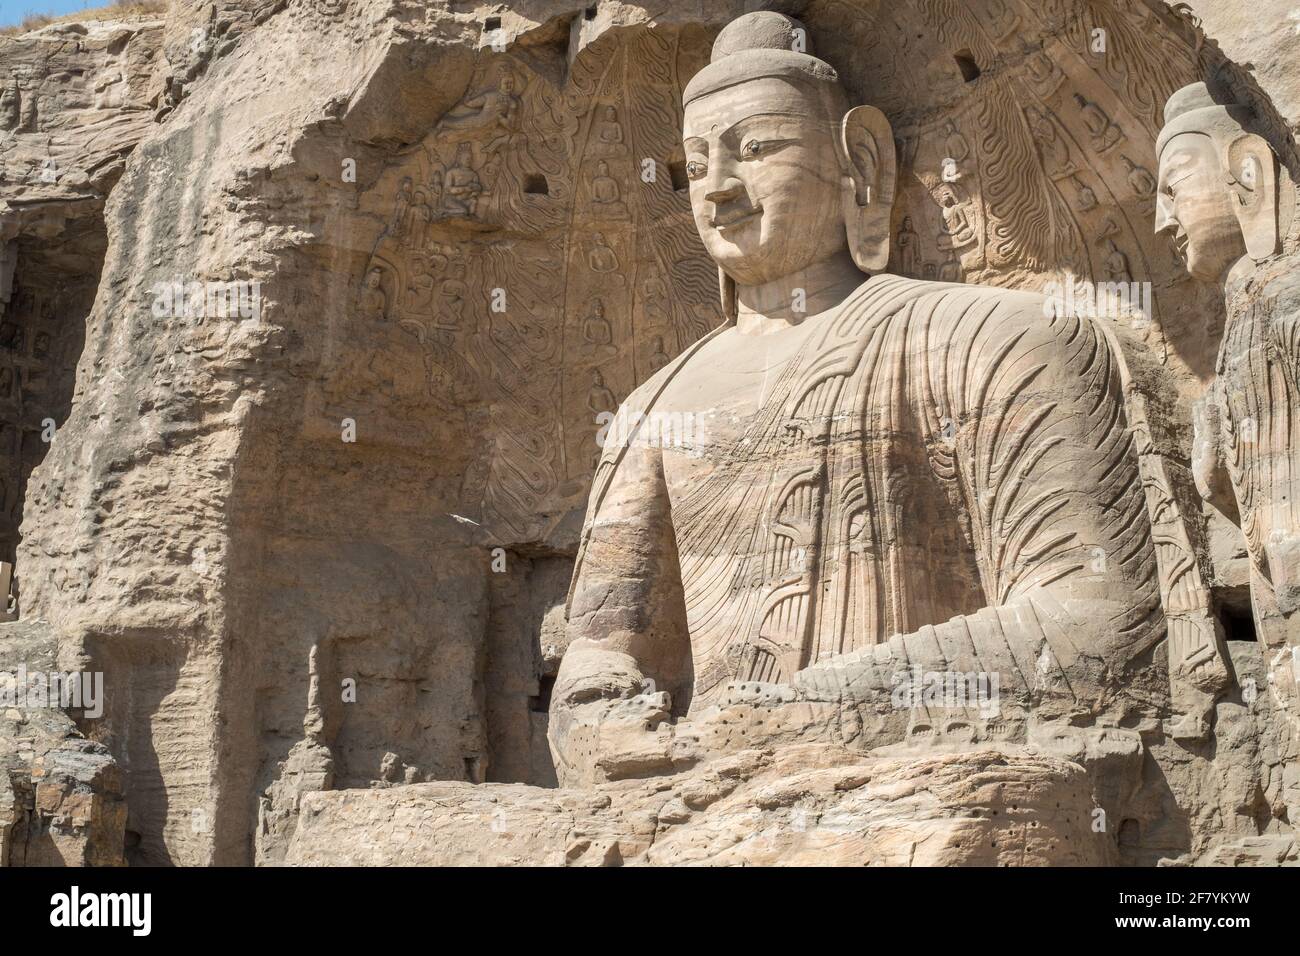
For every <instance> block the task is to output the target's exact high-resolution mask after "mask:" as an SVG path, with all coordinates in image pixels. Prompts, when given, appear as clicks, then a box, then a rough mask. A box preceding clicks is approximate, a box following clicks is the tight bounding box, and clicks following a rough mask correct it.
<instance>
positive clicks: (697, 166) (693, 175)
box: [686, 159, 709, 179]
mask: <svg viewBox="0 0 1300 956" xmlns="http://www.w3.org/2000/svg"><path fill="white" fill-rule="evenodd" d="M708 169H709V167H708V166H707V165H705V164H704V163H702V162H700V161H699V160H698V159H692V160H690V161H689V162H688V163H687V164H686V175H687V176H688V177H689V178H690V179H699V178H700V177H701V176H703V175H704V174H705V173H706V172H708Z"/></svg>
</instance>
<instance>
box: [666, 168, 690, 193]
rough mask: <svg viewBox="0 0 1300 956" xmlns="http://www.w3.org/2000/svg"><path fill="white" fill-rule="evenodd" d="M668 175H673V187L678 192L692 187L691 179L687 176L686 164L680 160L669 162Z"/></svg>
mask: <svg viewBox="0 0 1300 956" xmlns="http://www.w3.org/2000/svg"><path fill="white" fill-rule="evenodd" d="M668 175H669V176H671V177H672V180H673V189H674V190H675V191H676V192H682V191H683V190H686V189H690V188H691V181H690V180H689V179H687V177H686V164H685V163H683V162H680V161H673V162H670V163H669V164H668Z"/></svg>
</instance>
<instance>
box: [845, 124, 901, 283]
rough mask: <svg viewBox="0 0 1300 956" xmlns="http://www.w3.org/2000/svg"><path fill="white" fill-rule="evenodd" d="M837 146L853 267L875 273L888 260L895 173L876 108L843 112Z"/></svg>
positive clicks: (888, 134) (889, 134)
mask: <svg viewBox="0 0 1300 956" xmlns="http://www.w3.org/2000/svg"><path fill="white" fill-rule="evenodd" d="M838 145H839V147H840V150H841V155H840V160H841V163H842V165H843V174H844V175H843V190H842V198H843V207H844V225H845V228H846V230H847V231H848V236H849V250H850V252H852V253H853V261H854V262H856V263H857V265H858V268H859V269H862V270H863V271H864V272H878V271H880V270H881V269H884V268H885V266H886V265H887V264H888V262H889V228H890V213H891V211H892V209H893V205H894V184H895V182H896V180H897V175H898V174H897V161H896V159H895V157H894V134H893V130H891V129H890V126H889V120H887V119H886V118H885V114H884V113H882V112H880V110H878V109H876V108H875V107H874V106H857V107H854V108H853V109H851V110H849V111H848V112H847V113H845V114H844V120H843V122H842V123H841V124H840V142H839V144H838Z"/></svg>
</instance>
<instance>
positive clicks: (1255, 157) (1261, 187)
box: [1225, 133, 1280, 262]
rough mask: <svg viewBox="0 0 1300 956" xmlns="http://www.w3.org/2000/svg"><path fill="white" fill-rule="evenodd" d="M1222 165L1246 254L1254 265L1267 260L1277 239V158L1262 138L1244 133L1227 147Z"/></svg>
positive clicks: (1273, 251)
mask: <svg viewBox="0 0 1300 956" xmlns="http://www.w3.org/2000/svg"><path fill="white" fill-rule="evenodd" d="M1225 162H1226V163H1227V166H1228V183H1229V186H1228V188H1229V190H1230V191H1231V192H1232V195H1233V200H1234V201H1233V204H1232V207H1233V209H1234V211H1235V212H1236V213H1237V222H1238V223H1240V224H1241V235H1242V238H1243V239H1245V242H1246V252H1248V253H1249V254H1250V257H1251V258H1252V259H1254V260H1255V261H1257V262H1258V261H1260V260H1262V259H1267V258H1268V257H1269V256H1271V255H1273V253H1275V252H1276V251H1277V246H1278V239H1279V238H1280V236H1279V235H1278V221H1277V215H1278V192H1277V189H1278V164H1277V156H1276V154H1274V152H1273V150H1272V149H1271V148H1270V147H1269V145H1268V143H1267V142H1266V141H1265V140H1264V138H1263V137H1262V136H1257V135H1255V134H1254V133H1247V134H1246V135H1244V136H1239V137H1237V138H1236V139H1235V140H1233V141H1232V143H1231V144H1229V146H1228V149H1227V155H1226V157H1225Z"/></svg>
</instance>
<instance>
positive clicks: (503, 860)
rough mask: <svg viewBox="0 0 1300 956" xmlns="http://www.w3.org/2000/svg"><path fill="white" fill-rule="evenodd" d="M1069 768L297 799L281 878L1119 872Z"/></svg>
mask: <svg viewBox="0 0 1300 956" xmlns="http://www.w3.org/2000/svg"><path fill="white" fill-rule="evenodd" d="M1117 830H1118V821H1114V820H1112V821H1109V822H1108V821H1107V820H1106V814H1105V811H1104V809H1103V808H1101V807H1100V806H1098V804H1097V796H1096V795H1095V793H1094V787H1093V783H1092V774H1091V773H1090V772H1089V771H1088V770H1086V769H1085V768H1084V766H1083V765H1081V764H1080V763H1078V762H1075V761H1072V760H1069V759H1066V758H1064V757H1062V756H1058V755H1056V754H1052V753H1047V752H1045V751H1035V750H1034V749H1032V748H1025V747H1009V748H996V747H981V748H979V749H975V750H967V751H956V752H953V751H950V752H944V751H942V750H936V751H933V752H928V753H924V754H916V753H912V754H901V755H896V756H894V755H875V756H866V757H864V756H863V755H861V754H850V753H848V752H846V751H844V750H842V749H839V748H834V747H828V746H823V745H816V744H813V745H803V746H794V747H787V748H782V749H781V750H779V751H776V752H774V751H772V750H747V751H739V752H737V753H734V754H730V755H728V756H726V757H722V758H719V759H717V760H714V761H710V762H708V763H705V764H703V765H701V766H699V767H696V768H694V769H692V770H689V771H687V772H685V773H680V774H676V775H673V776H671V777H657V778H647V779H632V780H622V781H616V782H610V783H605V784H602V785H600V786H598V787H595V788H593V789H591V790H581V791H579V790H566V789H560V790H546V789H541V788H538V787H528V786H523V785H518V784H481V785H473V784H469V783H422V784H411V785H406V786H397V787H391V788H385V789H375V790H341V791H328V792H320V793H309V794H304V795H303V797H302V800H301V812H300V814H299V818H298V825H297V829H296V832H295V833H294V836H293V838H292V841H291V843H290V845H289V848H288V852H287V855H286V857H285V861H284V862H285V863H287V864H289V865H333V866H340V865H342V866H364V865H395V864H400V865H413V866H430V865H434V866H440V865H446V866H466V865H471V866H502V865H519V864H525V865H543V866H564V865H598V866H619V865H638V866H644V865H651V866H656V865H673V864H699V865H758V864H766V865H778V864H780V865H795V866H837V865H838V866H860V865H884V866H913V865H915V866H951V865H964V866H994V865H998V866H1001V865H1012V866H1048V865H1075V866H1080V865H1092V864H1103V865H1104V864H1113V863H1117V862H1119V859H1120V851H1119V839H1118V836H1119V834H1118V832H1117Z"/></svg>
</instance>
